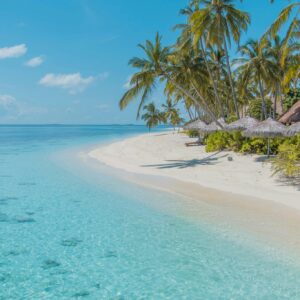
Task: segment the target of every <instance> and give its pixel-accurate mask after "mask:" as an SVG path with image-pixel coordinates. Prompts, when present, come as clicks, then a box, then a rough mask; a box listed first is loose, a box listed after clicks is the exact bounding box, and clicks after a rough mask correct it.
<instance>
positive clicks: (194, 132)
mask: <svg viewBox="0 0 300 300" xmlns="http://www.w3.org/2000/svg"><path fill="white" fill-rule="evenodd" d="M186 134H187V136H188V137H190V138H195V137H199V132H198V131H197V130H187V131H186Z"/></svg>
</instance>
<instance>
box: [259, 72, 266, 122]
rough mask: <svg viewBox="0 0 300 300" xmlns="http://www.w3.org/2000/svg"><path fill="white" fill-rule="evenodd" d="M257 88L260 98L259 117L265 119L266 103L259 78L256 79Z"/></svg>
mask: <svg viewBox="0 0 300 300" xmlns="http://www.w3.org/2000/svg"><path fill="white" fill-rule="evenodd" d="M258 86H259V92H260V96H261V116H262V118H261V119H263V118H265V119H266V118H267V112H266V101H265V94H264V89H263V85H262V82H261V79H260V77H259V78H258Z"/></svg>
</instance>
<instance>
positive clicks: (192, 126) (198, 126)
mask: <svg viewBox="0 0 300 300" xmlns="http://www.w3.org/2000/svg"><path fill="white" fill-rule="evenodd" d="M206 126H207V125H206V124H205V123H204V122H203V121H201V120H196V121H193V122H191V123H189V124H186V125H185V126H184V127H183V129H184V130H199V131H201V130H202V129H203V128H205V127H206Z"/></svg>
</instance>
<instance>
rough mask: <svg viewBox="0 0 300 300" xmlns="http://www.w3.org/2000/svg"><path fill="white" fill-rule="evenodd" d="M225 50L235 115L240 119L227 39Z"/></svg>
mask: <svg viewBox="0 0 300 300" xmlns="http://www.w3.org/2000/svg"><path fill="white" fill-rule="evenodd" d="M224 50H225V58H226V67H227V72H228V76H229V82H230V87H231V93H232V98H233V103H234V108H235V113H236V116H237V118H238V119H239V118H240V113H239V107H238V103H237V98H236V94H235V90H234V85H233V79H232V73H231V68H230V62H229V55H228V49H227V42H226V38H225V37H224Z"/></svg>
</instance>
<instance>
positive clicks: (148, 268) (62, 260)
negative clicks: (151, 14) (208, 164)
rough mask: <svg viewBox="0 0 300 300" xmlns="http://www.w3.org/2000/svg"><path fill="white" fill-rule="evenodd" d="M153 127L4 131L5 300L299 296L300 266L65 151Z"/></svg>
mask: <svg viewBox="0 0 300 300" xmlns="http://www.w3.org/2000/svg"><path fill="white" fill-rule="evenodd" d="M158 130H160V129H158ZM146 132H147V128H145V127H144V126H133V125H128V126H119V125H113V126H108V125H107V126H92V125H91V126H87V125H86V126H81V125H78V126H75V125H74V126H51V125H49V126H0V299H1V300H2V299H3V300H9V299H26V300H27V299H51V300H52V299H119V300H121V299H172V300H173V299H189V300H191V299H272V300H274V299H300V264H298V263H296V262H294V263H291V261H290V260H289V259H287V260H285V259H282V258H280V259H279V258H278V257H277V256H276V255H273V254H272V252H270V251H267V250H266V249H263V247H260V246H257V245H256V244H255V245H251V244H249V240H247V242H246V241H244V240H243V239H242V238H232V235H233V233H232V232H231V231H230V232H228V233H227V234H224V230H223V231H221V232H218V230H217V229H216V228H212V226H211V224H210V223H211V222H206V220H201V219H200V220H196V219H195V218H189V217H188V216H185V215H183V214H181V211H182V205H184V202H181V201H180V199H179V198H178V196H175V195H171V194H167V193H165V192H160V191H156V190H151V189H149V188H145V187H141V186H138V185H135V184H133V183H130V182H128V181H125V180H122V179H121V178H119V177H116V176H114V175H113V174H110V173H109V172H106V171H105V168H103V169H101V168H99V171H97V175H95V172H96V171H95V170H89V169H88V167H87V166H86V167H85V166H84V164H80V163H79V162H78V165H77V161H76V159H77V158H78V157H77V156H76V155H74V157H72V155H71V154H70V156H68V152H70V153H76V152H80V151H84V150H85V149H88V148H89V147H93V146H94V145H99V144H105V143H108V142H112V141H116V140H119V139H122V138H126V137H130V136H134V135H136V134H141V133H146ZM81 149H82V150H81ZM89 174H91V176H90V175H89ZM95 178H97V180H95ZM231 230H232V229H231ZM238 236H239V235H238Z"/></svg>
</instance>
